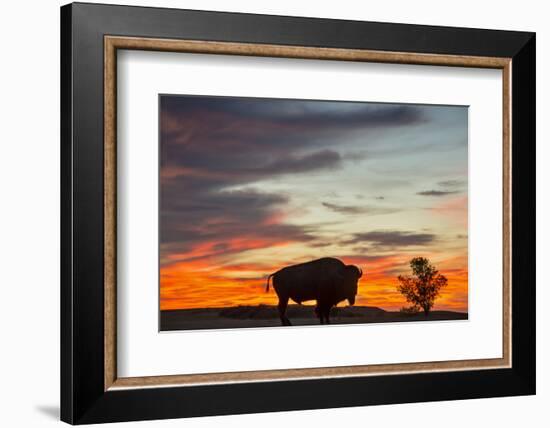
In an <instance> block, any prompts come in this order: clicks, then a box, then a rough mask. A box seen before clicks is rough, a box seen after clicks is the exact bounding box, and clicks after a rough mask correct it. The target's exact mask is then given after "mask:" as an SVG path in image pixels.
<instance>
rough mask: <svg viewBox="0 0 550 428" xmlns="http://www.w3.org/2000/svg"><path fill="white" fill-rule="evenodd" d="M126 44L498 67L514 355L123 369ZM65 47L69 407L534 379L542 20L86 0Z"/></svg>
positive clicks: (252, 406) (508, 388) (147, 406)
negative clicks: (272, 12) (476, 23)
mask: <svg viewBox="0 0 550 428" xmlns="http://www.w3.org/2000/svg"><path fill="white" fill-rule="evenodd" d="M105 17H109V19H108V20H107V19H105ZM283 28H284V29H285V31H281V29H283ZM118 49H133V50H136V49H137V50H150V51H170V52H186V53H205V54H212V55H216V54H225V55H246V56H267V57H283V58H306V59H319V60H343V61H366V62H384V63H402V64H419V65H445V66H460V67H476V68H494V69H501V70H502V73H503V74H502V75H503V79H502V81H503V88H502V90H503V92H502V93H503V115H502V118H503V122H502V123H503V159H502V162H503V171H504V176H503V183H504V187H503V204H504V205H503V208H504V209H503V213H504V214H503V215H504V217H503V224H504V229H503V248H504V251H503V254H502V257H503V266H504V272H503V278H504V282H503V308H502V313H503V323H502V335H503V352H502V358H499V359H479V360H458V361H442V362H423V363H407V364H386V365H369V366H346V367H336V366H335V367H324V368H306V369H285V370H267V371H247V372H230V373H216V374H208V373H205V374H197V375H177V374H174V375H173V376H151V377H140V378H123V377H118V376H117V370H116V177H117V171H116V129H117V123H116V117H117V115H116V52H117V50H118ZM61 54H62V58H61V61H62V62H61V73H62V75H61V88H62V89H61V91H62V92H61V101H62V112H61V129H62V141H61V147H62V149H61V157H62V159H61V164H62V171H61V189H62V206H61V213H62V219H61V220H62V227H61V230H62V235H61V243H62V249H61V251H62V257H61V263H62V264H61V272H62V284H61V287H62V290H61V291H62V292H61V339H62V342H61V357H62V361H61V368H62V369H61V373H62V377H61V390H62V391H61V403H62V405H61V418H62V420H64V421H66V422H69V423H73V424H80V423H96V422H114V421H127V420H141V419H160V418H174V417H188V416H200V415H220V414H229V413H250V412H266V411H279V410H296V409H312V408H324V407H343V406H357V405H369V404H385V403H402V402H413V401H432V400H448V399H462V398H476V397H490V396H504V395H525V394H533V393H534V392H535V280H534V276H535V261H534V254H535V226H534V225H535V210H534V207H535V114H534V112H535V35H534V34H533V33H521V32H507V31H493V30H477V29H462V28H445V27H427V26H416V25H405V24H383V23H369V22H350V21H338V20H325V19H310V18H290V17H279V16H263V15H248V14H231V13H217V12H198V11H185V10H173V9H155V8H140V7H127V6H106V5H91V4H78V3H77V4H71V5H67V6H64V7H62V9H61ZM427 385H430V388H425V387H424V386H427ZM473 385H475V388H472V386H473ZM313 391H315V392H316V393H315V394H312V392H313ZM257 397H261V399H260V400H258V399H257ZM212 403H216V404H215V405H212Z"/></svg>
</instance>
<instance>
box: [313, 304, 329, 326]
mask: <svg viewBox="0 0 550 428" xmlns="http://www.w3.org/2000/svg"><path fill="white" fill-rule="evenodd" d="M315 313H316V314H317V316H318V317H319V321H320V322H321V324H330V306H326V305H321V304H317V307H316V308H315Z"/></svg>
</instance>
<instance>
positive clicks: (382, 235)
mask: <svg viewBox="0 0 550 428" xmlns="http://www.w3.org/2000/svg"><path fill="white" fill-rule="evenodd" d="M435 239H436V236H435V235H434V234H431V233H414V232H403V231H394V230H383V231H373V232H364V233H356V234H355V235H353V238H351V239H349V240H346V241H345V243H347V244H359V243H365V242H368V243H371V244H374V245H376V246H384V247H409V246H411V247H412V246H422V245H427V244H431V243H432V242H434V241H435Z"/></svg>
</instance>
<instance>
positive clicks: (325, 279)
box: [266, 257, 363, 325]
mask: <svg viewBox="0 0 550 428" xmlns="http://www.w3.org/2000/svg"><path fill="white" fill-rule="evenodd" d="M362 275H363V272H362V271H361V269H359V268H358V267H357V266H354V265H346V264H344V263H343V262H342V261H341V260H338V259H335V258H331V257H325V258H322V259H318V260H313V261H310V262H307V263H301V264H297V265H292V266H287V267H285V268H283V269H281V270H278V271H277V272H275V273H272V274H271V275H269V276H268V277H267V285H266V292H268V291H269V280H270V279H271V278H273V288H274V289H275V292H276V293H277V297H278V298H279V304H278V305H277V308H278V309H279V317H280V318H281V323H282V324H283V325H292V324H291V323H290V321H289V320H288V318H287V317H286V308H287V305H288V299H292V300H293V301H295V302H296V303H298V304H299V305H301V304H302V302H306V301H308V300H316V301H317V306H316V307H315V313H316V314H317V317H318V318H319V320H320V322H321V324H325V323H326V324H330V310H331V308H332V307H333V306H336V305H337V304H338V303H340V302H342V301H344V300H347V301H348V302H349V304H350V305H353V304H354V303H355V295H356V294H357V282H358V281H359V278H361V276H362Z"/></svg>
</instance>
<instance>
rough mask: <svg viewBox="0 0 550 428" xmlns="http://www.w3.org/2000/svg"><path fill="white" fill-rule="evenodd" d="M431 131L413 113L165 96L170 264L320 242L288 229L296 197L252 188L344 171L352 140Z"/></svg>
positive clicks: (164, 220)
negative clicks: (417, 128)
mask: <svg viewBox="0 0 550 428" xmlns="http://www.w3.org/2000/svg"><path fill="white" fill-rule="evenodd" d="M424 121H425V117H424V115H423V110H422V109H421V108H418V107H416V106H409V105H392V104H372V103H350V102H319V101H303V100H277V99H256V98H237V97H202V96H161V97H160V167H161V186H160V187H161V188H160V215H161V224H160V239H161V261H163V260H166V258H167V256H168V255H171V256H173V255H174V254H181V255H183V256H184V257H191V258H196V257H199V258H200V257H206V256H208V255H212V254H227V253H230V252H238V251H243V250H246V249H247V248H255V246H257V245H264V246H269V245H276V244H277V243H281V242H290V241H292V242H296V241H299V242H312V241H315V239H316V237H315V236H314V233H315V231H314V230H309V228H308V227H306V226H296V225H290V224H286V223H285V221H284V215H283V212H284V209H285V207H286V206H287V205H288V203H289V199H288V197H287V196H285V195H280V194H273V193H264V192H260V191H257V190H252V189H250V188H247V186H248V185H252V184H255V183H258V182H260V181H261V180H265V179H270V178H273V177H277V176H279V175H283V174H303V173H311V172H316V171H330V170H333V169H336V168H339V167H341V166H342V163H343V162H346V161H349V159H348V158H347V157H349V154H348V155H345V153H346V152H345V151H344V150H343V148H341V147H343V146H341V142H342V141H344V139H345V137H346V136H347V135H348V133H349V135H355V134H357V133H358V132H360V133H361V135H365V133H366V132H367V131H368V130H369V129H375V128H378V127H383V126H407V125H414V124H418V123H422V122H424ZM341 153H344V155H343V154H341ZM346 156H347V157H346ZM235 188H239V189H240V190H238V191H236V190H231V189H235ZM327 208H329V209H333V210H338V209H339V210H340V212H347V213H353V212H354V209H353V207H342V206H335V205H334V206H327ZM356 209H357V208H356ZM356 212H362V213H365V212H366V211H364V209H359V211H356ZM178 257H179V256H178Z"/></svg>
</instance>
